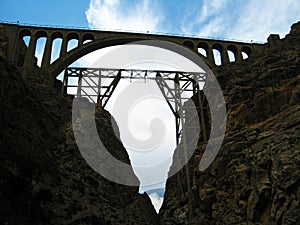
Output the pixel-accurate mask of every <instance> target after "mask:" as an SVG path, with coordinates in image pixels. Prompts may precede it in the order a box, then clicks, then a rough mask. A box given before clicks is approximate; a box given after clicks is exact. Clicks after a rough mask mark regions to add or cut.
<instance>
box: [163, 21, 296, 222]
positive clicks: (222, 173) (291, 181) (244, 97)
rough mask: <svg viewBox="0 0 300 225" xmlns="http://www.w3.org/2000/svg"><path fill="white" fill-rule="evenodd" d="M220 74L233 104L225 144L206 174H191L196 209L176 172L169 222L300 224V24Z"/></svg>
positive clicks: (170, 185) (166, 212) (167, 203)
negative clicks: (183, 191)
mask: <svg viewBox="0 0 300 225" xmlns="http://www.w3.org/2000/svg"><path fill="white" fill-rule="evenodd" d="M214 73H215V75H216V77H217V79H218V81H219V83H220V85H221V87H222V90H223V94H224V97H225V101H226V106H227V130H226V135H225V139H224V143H223V145H222V148H221V150H220V152H219V154H218V156H217V158H216V159H215V161H214V162H213V163H212V165H210V167H209V168H208V169H207V170H206V171H204V172H201V173H199V172H198V173H196V175H195V174H193V173H191V177H192V176H193V175H195V176H196V177H197V179H196V184H193V185H196V187H197V189H196V190H194V198H193V212H190V211H189V208H188V205H187V194H186V193H185V195H181V194H180V191H179V190H178V184H177V179H176V176H174V177H172V178H170V179H169V180H168V182H167V188H166V195H165V200H164V203H163V206H162V209H161V210H160V215H161V217H162V220H163V224H165V225H170V224H189V225H190V224H214V225H215V224H219V225H225V224H228V225H231V224H245V225H246V224H248V225H251V224H253V225H254V224H255V225H265V224H277V225H280V224H285V225H287V224H289V225H291V224H294V225H296V224H300V216H299V215H300V207H299V198H300V195H299V193H300V104H299V103H300V23H298V24H295V25H293V27H292V32H291V33H290V34H289V35H287V36H286V37H285V38H284V39H281V40H280V39H278V40H276V42H275V41H274V42H272V43H267V44H266V45H265V47H264V49H263V51H262V52H261V53H259V54H256V55H252V56H251V57H250V58H249V59H247V60H245V61H243V62H241V63H234V64H228V65H224V66H221V67H218V68H216V69H215V70H214ZM204 148H205V143H203V144H202V146H200V151H203V149H204ZM194 161H196V159H195V158H192V159H191V160H190V162H189V166H190V167H191V168H193V162H194ZM197 166H198V165H197ZM194 169H195V168H194ZM191 170H192V171H193V169H191ZM183 171H184V168H183ZM185 182H186V181H185V179H182V183H183V184H182V185H183V186H184V185H185V184H184V183H185ZM191 185H192V184H191ZM189 213H191V214H190V215H191V216H190V217H189V216H188V214H189Z"/></svg>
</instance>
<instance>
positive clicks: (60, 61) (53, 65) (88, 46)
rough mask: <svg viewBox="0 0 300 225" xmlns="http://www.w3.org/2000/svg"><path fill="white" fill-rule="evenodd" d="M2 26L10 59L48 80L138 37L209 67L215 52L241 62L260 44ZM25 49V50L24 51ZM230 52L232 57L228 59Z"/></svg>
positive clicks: (223, 60) (25, 71)
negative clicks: (182, 51) (185, 51)
mask: <svg viewBox="0 0 300 225" xmlns="http://www.w3.org/2000/svg"><path fill="white" fill-rule="evenodd" d="M1 27H2V29H3V30H4V33H5V35H6V37H7V42H8V51H7V55H8V57H9V58H10V59H11V60H12V62H13V63H14V64H15V65H16V66H18V67H19V68H20V71H21V73H22V75H23V76H24V77H26V76H30V75H32V74H34V71H35V70H36V69H39V70H41V72H42V73H43V74H44V75H45V76H47V77H48V78H49V79H50V80H51V82H53V81H54V79H55V77H56V76H57V75H59V73H60V72H61V71H62V70H63V69H65V68H66V67H67V66H68V65H70V64H71V63H72V62H74V61H76V60H77V59H79V58H80V57H82V56H84V55H86V54H88V53H90V52H93V51H95V50H98V49H101V48H104V47H109V46H115V45H122V44H126V43H129V42H132V41H139V40H160V41H168V42H172V43H176V44H179V45H182V46H184V47H186V48H189V49H191V50H192V51H194V52H195V53H196V54H198V56H199V57H201V58H202V59H203V60H204V61H205V62H206V63H207V64H208V66H209V67H210V68H211V69H213V68H214V67H216V66H217V63H216V56H215V55H214V52H215V51H217V52H218V53H219V56H220V57H219V61H220V62H219V64H221V65H224V64H228V63H235V62H241V61H242V60H243V59H244V58H243V55H247V56H248V57H250V56H251V54H252V53H253V52H257V51H259V50H260V49H261V47H262V46H263V44H258V43H244V42H237V41H227V40H213V39H205V38H198V37H182V36H169V35H161V34H148V33H146V34H144V33H129V32H113V31H100V30H87V29H70V28H54V27H42V26H39V27H38V26H21V25H18V24H8V23H1ZM25 37H27V38H28V39H29V43H28V46H24V40H23V39H24V38H25ZM40 38H45V39H46V43H45V47H44V51H43V57H42V61H41V65H40V68H38V66H37V62H36V57H35V52H36V48H37V41H38V40H39V39H40ZM57 39H59V40H61V46H60V49H59V57H58V58H57V59H56V60H55V61H53V62H51V55H52V52H53V42H54V41H55V40H57ZM72 40H75V41H76V42H77V46H76V47H74V48H73V49H71V50H68V44H69V42H70V41H72ZM22 46H23V49H25V51H24V50H23V60H22V59H20V57H21V53H22V52H21V50H20V49H21V47H22ZM24 52H25V53H24ZM229 52H230V53H231V55H233V56H234V60H232V59H231V60H230V58H229Z"/></svg>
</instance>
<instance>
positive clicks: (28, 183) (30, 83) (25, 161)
mask: <svg viewBox="0 0 300 225" xmlns="http://www.w3.org/2000/svg"><path fill="white" fill-rule="evenodd" d="M3 55H4V54H3ZM0 74H1V75H0V76H1V79H0V92H1V95H0V126H1V130H0V149H1V150H0V202H1V205H0V224H5V225H34V224H40V225H46V224H49V225H50V224H53V225H58V224H82V225H88V224H91V225H92V224H93V225H97V224H99V225H100V224H107V225H108V224H116V225H119V224H124V225H128V224H136V225H141V224H145V225H146V224H147V225H153V224H158V223H159V222H158V216H157V214H156V212H155V210H154V208H153V206H152V204H151V202H150V199H149V198H148V196H147V195H139V194H138V187H127V186H123V185H119V184H116V183H113V182H110V181H109V180H106V179H105V178H103V177H101V176H100V175H99V174H97V173H96V172H95V171H93V170H92V168H91V167H90V166H89V165H87V163H86V162H85V160H84V159H83V158H82V156H81V154H80V152H79V150H78V148H77V145H76V142H75V139H74V135H73V130H72V126H71V107H72V98H71V97H70V96H67V95H63V94H61V93H60V92H59V91H56V90H55V89H52V88H48V87H47V86H44V85H43V84H42V83H43V82H41V80H40V79H38V78H36V79H31V80H26V81H24V80H23V79H22V78H21V76H20V74H19V73H18V71H17V69H16V68H15V67H14V66H13V65H11V64H10V63H9V61H8V60H7V59H5V58H3V57H1V56H0ZM96 124H97V129H99V130H101V131H102V132H101V133H104V134H105V135H103V136H101V139H102V141H103V143H104V145H105V146H106V147H107V149H108V150H110V152H111V154H113V155H114V156H115V157H117V158H119V159H120V160H122V161H125V162H127V163H129V159H128V155H127V153H126V150H125V149H124V147H123V146H122V144H121V143H120V141H119V140H118V139H117V138H116V137H115V136H114V132H113V128H112V124H111V117H110V115H109V113H108V112H106V111H104V110H101V111H98V112H97V113H96Z"/></svg>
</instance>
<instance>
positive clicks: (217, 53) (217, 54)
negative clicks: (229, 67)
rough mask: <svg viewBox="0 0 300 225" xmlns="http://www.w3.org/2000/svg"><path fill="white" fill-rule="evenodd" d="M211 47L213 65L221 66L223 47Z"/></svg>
mask: <svg viewBox="0 0 300 225" xmlns="http://www.w3.org/2000/svg"><path fill="white" fill-rule="evenodd" d="M212 47H213V55H214V60H215V64H216V65H217V66H220V65H222V51H223V47H222V46H221V45H220V44H214V45H213V46H212Z"/></svg>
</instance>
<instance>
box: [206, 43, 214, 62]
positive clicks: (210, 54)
mask: <svg viewBox="0 0 300 225" xmlns="http://www.w3.org/2000/svg"><path fill="white" fill-rule="evenodd" d="M206 54H207V59H208V60H209V61H211V62H212V63H213V64H216V63H215V58H214V53H213V49H212V46H210V45H209V46H208V49H207V52H206Z"/></svg>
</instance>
